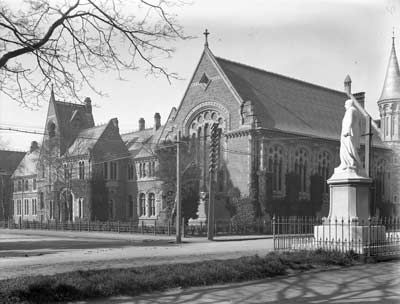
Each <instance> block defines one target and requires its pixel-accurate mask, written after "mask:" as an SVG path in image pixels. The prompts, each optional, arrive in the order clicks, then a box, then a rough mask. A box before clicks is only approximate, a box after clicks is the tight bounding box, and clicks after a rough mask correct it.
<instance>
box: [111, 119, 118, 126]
mask: <svg viewBox="0 0 400 304" xmlns="http://www.w3.org/2000/svg"><path fill="white" fill-rule="evenodd" d="M111 122H112V124H113V126H114V127H115V128H116V129H118V118H113V119H111Z"/></svg>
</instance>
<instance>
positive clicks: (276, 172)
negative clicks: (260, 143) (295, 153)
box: [268, 145, 283, 191]
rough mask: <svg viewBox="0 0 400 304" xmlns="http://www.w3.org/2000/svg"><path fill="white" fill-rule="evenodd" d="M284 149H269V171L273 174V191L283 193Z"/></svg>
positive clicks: (275, 147) (278, 147) (276, 147)
mask: <svg viewBox="0 0 400 304" xmlns="http://www.w3.org/2000/svg"><path fill="white" fill-rule="evenodd" d="M282 159H283V156H282V148H281V147H280V146H277V145H275V146H273V147H271V148H270V149H269V155H268V170H269V172H271V173H272V189H273V190H274V191H282V177H283V175H282Z"/></svg>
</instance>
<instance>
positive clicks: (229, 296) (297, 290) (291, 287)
mask: <svg viewBox="0 0 400 304" xmlns="http://www.w3.org/2000/svg"><path fill="white" fill-rule="evenodd" d="M399 265H400V264H399V263H398V262H397V263H393V262H387V263H380V264H374V265H365V266H362V267H352V268H348V269H342V270H333V271H325V272H314V273H303V274H300V275H293V276H288V277H279V278H273V279H265V280H262V281H256V282H246V283H239V284H229V285H224V286H213V287H200V288H191V289H186V290H180V289H175V290H172V291H169V292H165V293H155V294H148V295H142V296H137V297H115V298H108V299H105V300H96V301H90V302H80V303H102V304H105V303H109V304H123V303H124V304H127V303H139V304H147V303H155V304H161V303H175V304H179V303H208V304H210V303H211V304H212V303H215V304H216V303H280V304H286V303H343V304H344V303H372V304H374V303H379V304H381V303H382V304H383V303H400V288H399V286H400V277H399V274H400V273H399V268H400V267H399Z"/></svg>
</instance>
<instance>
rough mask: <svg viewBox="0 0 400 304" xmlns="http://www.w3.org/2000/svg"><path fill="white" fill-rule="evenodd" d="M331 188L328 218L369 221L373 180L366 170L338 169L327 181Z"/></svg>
mask: <svg viewBox="0 0 400 304" xmlns="http://www.w3.org/2000/svg"><path fill="white" fill-rule="evenodd" d="M327 183H328V185H329V188H330V206H329V215H328V218H331V219H335V218H337V219H342V218H343V219H345V220H348V219H350V220H352V221H355V220H356V221H367V220H368V217H369V201H370V186H371V184H372V179H371V178H369V177H367V175H366V173H365V170H363V169H358V170H357V169H355V168H346V169H342V168H340V167H339V168H336V169H335V171H334V173H333V175H332V176H331V178H330V179H328V181H327Z"/></svg>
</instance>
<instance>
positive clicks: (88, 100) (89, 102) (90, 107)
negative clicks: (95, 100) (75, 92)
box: [84, 97, 92, 113]
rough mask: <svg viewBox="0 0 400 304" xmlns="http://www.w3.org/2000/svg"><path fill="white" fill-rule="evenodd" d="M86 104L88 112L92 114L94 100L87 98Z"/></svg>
mask: <svg viewBox="0 0 400 304" xmlns="http://www.w3.org/2000/svg"><path fill="white" fill-rule="evenodd" d="M84 102H85V109H86V112H88V113H92V100H91V99H90V97H86V98H85V101H84Z"/></svg>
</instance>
